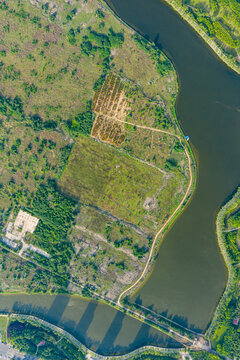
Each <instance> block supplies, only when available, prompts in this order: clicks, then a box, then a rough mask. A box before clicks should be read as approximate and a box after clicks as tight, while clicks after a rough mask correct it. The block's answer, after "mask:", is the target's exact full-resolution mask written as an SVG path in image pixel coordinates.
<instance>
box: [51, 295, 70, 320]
mask: <svg viewBox="0 0 240 360" xmlns="http://www.w3.org/2000/svg"><path fill="white" fill-rule="evenodd" d="M69 301H70V296H67V295H57V296H56V297H55V298H54V300H53V302H52V305H51V306H50V308H49V310H48V312H47V314H46V317H47V318H48V319H50V321H53V322H54V323H55V324H59V322H60V320H61V319H62V315H63V313H64V311H65V309H66V307H67V306H68V303H69Z"/></svg>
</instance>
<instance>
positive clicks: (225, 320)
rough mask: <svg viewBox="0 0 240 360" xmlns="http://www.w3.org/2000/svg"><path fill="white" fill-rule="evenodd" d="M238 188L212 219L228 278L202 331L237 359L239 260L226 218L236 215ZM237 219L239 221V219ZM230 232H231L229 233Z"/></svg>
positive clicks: (233, 233)
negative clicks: (218, 300) (215, 217)
mask: <svg viewBox="0 0 240 360" xmlns="http://www.w3.org/2000/svg"><path fill="white" fill-rule="evenodd" d="M239 209H240V187H239V188H238V190H237V192H236V193H235V195H234V196H233V197H232V199H231V200H230V201H229V202H227V204H226V205H224V206H223V207H222V209H221V210H220V212H219V214H218V216H217V221H216V232H217V239H218V245H219V248H220V251H221V253H222V256H223V258H224V261H225V264H226V267H227V270H228V280H227V285H226V288H225V290H224V293H223V295H222V297H221V299H220V302H219V304H218V306H217V308H216V311H215V314H214V317H213V319H212V322H211V324H210V327H209V328H208V330H207V332H206V334H205V335H206V336H208V338H209V339H210V340H211V343H212V346H213V347H215V348H216V349H217V351H218V352H219V353H220V354H221V355H223V356H231V357H232V356H235V357H234V358H235V359H240V357H239V350H240V335H239V334H240V333H239V330H240V328H239V325H238V320H237V319H239V315H240V311H239V307H238V301H239V299H240V294H239V279H240V272H239V261H240V252H239V248H238V247H237V241H236V239H237V236H236V233H237V230H236V231H233V230H231V229H230V231H229V229H228V221H229V218H230V217H231V216H233V215H235V216H236V214H238V217H240V216H239V215H240V210H239ZM239 221H240V220H239ZM229 234H231V235H229Z"/></svg>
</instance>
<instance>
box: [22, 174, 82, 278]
mask: <svg viewBox="0 0 240 360" xmlns="http://www.w3.org/2000/svg"><path fill="white" fill-rule="evenodd" d="M75 206H76V202H75V201H74V200H73V199H71V198H68V197H67V196H65V195H63V194H61V193H60V191H59V190H58V189H57V187H56V184H55V182H54V181H52V180H49V181H48V182H47V184H46V185H45V184H42V185H40V186H39V188H38V190H37V192H36V194H35V197H34V199H33V201H32V207H31V208H29V209H28V211H30V212H31V213H32V214H34V215H35V216H37V217H38V218H39V219H40V221H39V223H38V226H37V228H36V230H35V233H34V235H33V242H34V243H35V244H36V245H37V246H39V247H40V248H42V249H44V250H46V251H47V252H48V253H49V254H50V255H51V258H50V259H49V260H48V264H49V267H51V269H53V270H54V271H56V272H57V273H58V274H64V275H65V273H66V267H67V265H68V264H69V262H70V259H71V256H72V254H73V248H72V244H71V242H70V241H69V240H68V239H67V233H68V230H69V229H70V227H71V224H72V221H73V219H74V216H75V214H74V210H75Z"/></svg>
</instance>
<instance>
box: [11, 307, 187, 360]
mask: <svg viewBox="0 0 240 360" xmlns="http://www.w3.org/2000/svg"><path fill="white" fill-rule="evenodd" d="M8 319H9V325H10V324H15V327H16V328H18V329H19V323H20V326H21V323H22V324H23V325H24V324H30V326H33V327H35V328H36V329H40V331H41V333H42V331H45V332H49V330H50V331H51V332H52V333H48V336H49V337H51V338H53V339H54V341H55V345H56V346H57V347H58V349H59V350H62V351H63V352H64V354H65V356H66V359H68V358H70V357H68V356H73V350H75V352H76V354H77V355H76V356H75V357H74V358H72V357H71V359H75V358H76V359H84V358H87V359H93V360H107V359H108V360H114V359H115V360H128V359H136V358H137V359H139V358H141V357H142V355H148V356H150V358H160V359H161V358H162V357H164V358H165V359H168V357H166V356H171V357H169V359H178V358H179V355H180V354H181V353H182V351H183V350H182V349H167V348H161V347H158V346H151V345H147V346H142V347H140V348H138V349H136V350H134V351H131V352H129V353H127V354H125V355H115V356H103V355H100V354H97V353H96V352H94V351H92V350H90V349H88V348H87V347H86V346H84V345H83V344H82V343H81V342H80V341H79V340H77V339H76V338H75V337H74V336H72V335H71V334H70V333H68V332H67V331H65V330H63V329H62V328H60V327H59V326H56V325H53V324H51V323H49V322H48V321H45V320H42V319H40V318H38V317H36V316H32V315H25V314H10V315H9V316H8ZM16 322H17V324H16ZM16 325H18V326H16ZM33 329H34V328H33ZM64 339H67V342H66V340H65V341H63V340H64ZM25 340H26V339H25ZM8 341H10V343H11V344H12V345H14V346H16V347H17V348H19V343H18V342H17V343H14V340H13V341H11V338H10V339H9V340H8ZM43 341H44V340H43ZM63 343H64V345H65V347H64V348H63V349H61V344H63ZM58 344H59V345H58ZM66 344H67V345H68V347H66ZM42 346H44V345H42ZM21 350H22V348H21ZM50 356H51V355H50ZM43 359H47V357H43ZM56 359H57V358H56Z"/></svg>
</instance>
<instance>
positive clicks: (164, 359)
mask: <svg viewBox="0 0 240 360" xmlns="http://www.w3.org/2000/svg"><path fill="white" fill-rule="evenodd" d="M158 359H159V360H174V359H178V354H171V355H167V354H161V353H158V352H157V351H156V352H152V351H146V352H143V353H141V354H138V355H135V356H134V357H132V358H129V360H158Z"/></svg>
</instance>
